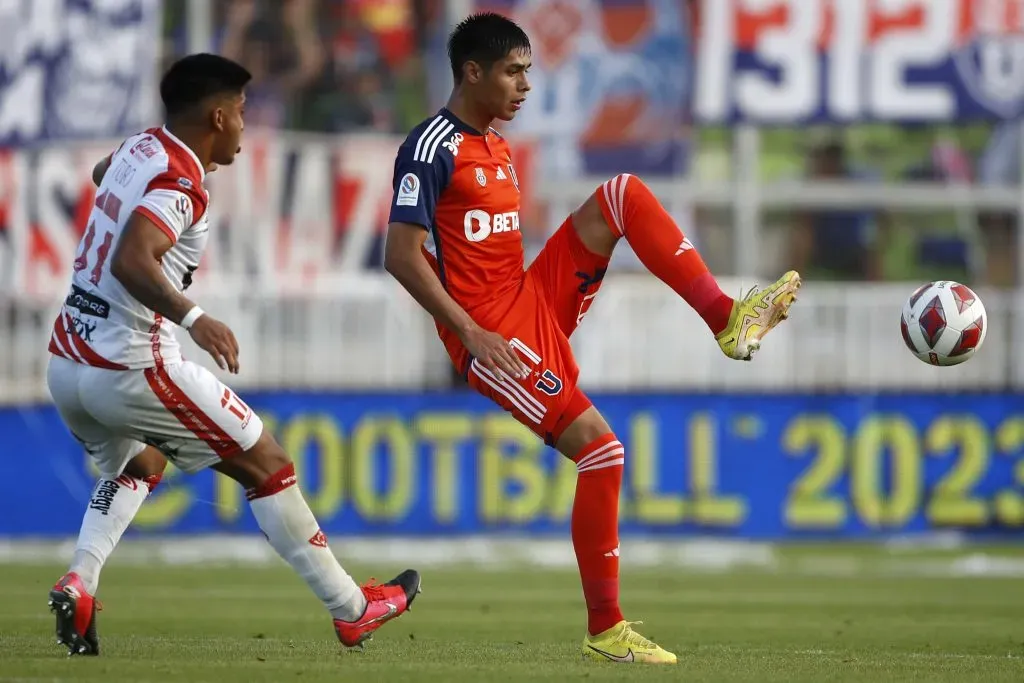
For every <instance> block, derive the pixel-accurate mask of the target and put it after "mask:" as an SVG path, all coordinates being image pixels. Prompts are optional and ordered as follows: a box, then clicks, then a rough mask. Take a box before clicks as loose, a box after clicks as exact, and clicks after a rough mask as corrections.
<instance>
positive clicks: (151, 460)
mask: <svg viewBox="0 0 1024 683" xmlns="http://www.w3.org/2000/svg"><path fill="white" fill-rule="evenodd" d="M165 469H167V458H165V457H164V454H163V453H161V452H160V451H158V450H157V449H155V448H153V447H152V446H147V447H146V448H144V449H142V452H141V453H139V454H138V455H136V456H135V457H134V458H132V459H131V460H129V461H128V464H127V465H125V466H124V473H125V474H127V475H129V476H131V477H134V478H135V479H139V480H141V481H144V482H146V484H147V485H149V490H150V491H152V490H153V489H154V488H156V485H157V484H159V483H160V480H161V479H162V478H163V475H164V470H165Z"/></svg>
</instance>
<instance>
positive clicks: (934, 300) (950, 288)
mask: <svg viewBox="0 0 1024 683" xmlns="http://www.w3.org/2000/svg"><path fill="white" fill-rule="evenodd" d="M900 331H901V332H902V333H903V341H904V342H906V344H907V348H908V349H910V352H911V353H913V354H914V355H915V356H917V357H918V358H919V359H921V360H922V361H924V362H925V363H929V364H931V365H959V364H960V363H963V362H964V361H966V360H968V359H970V357H971V356H973V355H974V354H975V353H976V352H977V351H978V349H980V348H981V344H982V342H984V341H985V332H987V331H988V317H987V315H986V313H985V306H984V304H982V303H981V299H980V298H978V295H977V294H975V293H974V292H973V291H971V290H970V288H968V287H966V286H964V285H962V284H960V283H959V282H953V281H951V280H941V281H939V282H930V283H928V284H926V285H923V286H921V287H918V288H917V291H915V292H914V293H913V294H911V295H910V298H909V299H907V303H906V304H904V305H903V318H902V319H901V320H900Z"/></svg>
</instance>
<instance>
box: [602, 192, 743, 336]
mask: <svg viewBox="0 0 1024 683" xmlns="http://www.w3.org/2000/svg"><path fill="white" fill-rule="evenodd" d="M597 198H598V202H599V203H600V205H601V213H603V214H604V220H605V222H606V223H607V224H608V227H609V228H610V229H611V231H612V233H614V234H615V235H616V236H617V237H625V238H626V241H627V242H629V246H631V247H633V251H634V252H635V253H636V255H637V257H638V258H639V259H640V261H641V262H642V263H643V264H644V265H645V266H647V270H649V271H650V272H651V273H652V274H653V275H654V276H656V277H657V278H658V279H659V280H661V281H662V282H664V283H665V284H667V285H668V286H669V287H671V288H672V289H674V290H675V291H676V293H677V294H679V296H681V297H683V299H685V300H686V303H688V304H690V306H691V307H693V310H695V311H697V313H698V314H700V317H701V318H703V319H704V322H706V323H707V325H708V327H710V328H711V331H712V332H713V333H715V334H718V333H719V332H721V331H722V330H724V329H725V326H726V325H728V324H729V315H730V314H731V313H732V305H733V299H732V297H730V296H727V295H726V294H724V293H722V290H721V289H719V287H718V283H717V282H715V278H714V276H713V275H711V273H710V272H709V271H708V267H707V266H706V265H704V259H702V258H701V257H700V254H699V253H698V252H697V250H696V249H694V247H693V245H692V244H691V243H690V240H688V239H687V238H686V236H685V235H684V234H683V231H682V230H680V229H679V226H677V225H676V223H675V221H674V220H672V216H670V215H668V211H666V210H665V207H663V206H662V205H661V202H659V201H658V199H657V197H655V196H654V194H653V193H652V192H651V190H650V189H649V188H648V187H647V185H645V184H644V182H643V181H642V180H640V179H639V178H637V177H636V176H631V175H629V174H628V173H623V174H621V175H617V176H615V177H614V178H612V179H611V180H609V181H608V182H606V183H605V184H604V185H602V186H601V187H600V188H599V189H598V190H597Z"/></svg>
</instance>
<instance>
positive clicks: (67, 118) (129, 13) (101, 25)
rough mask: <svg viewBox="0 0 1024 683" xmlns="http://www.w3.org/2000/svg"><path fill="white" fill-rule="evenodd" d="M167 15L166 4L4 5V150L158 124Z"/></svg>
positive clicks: (0, 14) (123, 0) (0, 114)
mask: <svg viewBox="0 0 1024 683" xmlns="http://www.w3.org/2000/svg"><path fill="white" fill-rule="evenodd" d="M161 10H162V3H161V2H160V0H45V1H42V0H32V1H31V2H29V1H24V2H3V3H0V148H5V147H20V146H30V145H36V144H41V143H46V142H57V141H66V140H74V139H92V138H96V137H104V136H111V135H120V134H123V133H130V132H132V131H134V130H136V129H139V128H144V127H146V126H147V125H150V122H152V121H155V120H156V119H157V117H158V115H159V112H158V110H157V104H158V103H159V99H158V96H157V92H156V90H157V83H156V80H157V77H158V73H157V68H158V57H159V54H158V51H159V47H160V24H161V21H162V12H161Z"/></svg>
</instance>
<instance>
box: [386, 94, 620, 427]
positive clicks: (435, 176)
mask: <svg viewBox="0 0 1024 683" xmlns="http://www.w3.org/2000/svg"><path fill="white" fill-rule="evenodd" d="M394 190H395V193H394V198H393V199H392V203H391V216H390V220H389V222H391V223H409V224H413V225H418V226H421V227H423V228H424V229H425V230H426V231H427V239H426V242H425V244H424V252H425V256H426V257H427V260H428V261H429V262H430V264H431V265H432V267H433V268H434V272H435V273H437V276H438V277H439V278H440V280H441V283H442V284H443V285H444V287H445V289H446V290H447V291H448V294H449V295H450V296H451V297H452V298H453V299H454V300H455V301H456V303H458V304H459V305H460V306H462V308H463V309H465V311H466V312H467V313H468V314H469V315H470V316H471V317H472V318H473V320H474V321H475V322H476V323H477V324H478V325H480V326H481V327H483V328H484V329H487V330H491V331H494V332H497V333H499V334H501V335H502V336H504V337H505V339H507V340H509V342H510V343H511V345H512V347H513V348H514V349H516V351H517V353H518V354H519V356H520V358H521V359H522V360H523V361H524V362H525V363H526V364H527V365H528V366H530V367H531V368H532V370H533V372H532V373H531V376H530V377H529V378H527V379H524V380H519V379H516V378H513V377H509V376H507V375H505V374H504V373H501V372H495V371H491V370H488V369H487V368H485V367H484V366H483V365H482V364H480V363H478V362H477V361H476V360H475V359H473V358H471V357H470V354H469V352H468V351H467V350H466V348H465V347H464V346H463V344H462V342H461V340H460V339H459V338H458V336H457V335H456V334H454V333H453V332H452V331H451V330H448V329H447V328H445V327H443V326H442V325H441V324H440V323H438V326H437V327H438V334H439V336H440V337H441V341H442V342H443V343H444V345H445V348H446V349H447V350H448V354H449V356H450V357H451V359H452V363H454V364H455V367H456V368H458V369H459V370H460V371H461V372H462V373H463V374H464V375H465V376H466V378H467V381H468V382H469V384H470V386H472V387H473V388H474V389H476V390H477V391H479V392H480V393H482V394H484V395H485V396H487V397H489V398H491V399H492V400H494V401H495V402H496V403H498V404H499V405H501V406H502V407H503V408H505V409H506V410H507V411H509V412H511V413H512V414H513V415H514V416H515V417H516V418H517V419H518V420H519V421H520V422H522V423H523V424H525V425H527V426H528V427H530V428H531V429H532V430H533V431H535V432H536V433H537V434H539V435H540V436H541V437H542V438H544V439H545V440H546V441H548V442H549V443H552V442H553V441H554V440H555V439H556V438H557V436H558V435H559V434H560V433H561V431H562V430H563V429H564V428H565V427H566V426H568V425H569V424H570V423H571V422H572V420H574V419H575V418H576V417H578V416H579V415H580V414H581V413H582V412H583V411H584V410H586V408H588V407H589V406H590V402H589V400H587V399H586V397H585V396H584V395H583V394H582V393H581V392H579V391H577V388H576V380H577V378H578V376H579V368H578V367H577V365H576V361H575V359H574V358H573V354H572V348H571V346H570V344H569V335H571V334H572V332H573V330H575V329H576V326H577V325H578V324H579V321H580V320H581V319H582V318H583V316H584V314H585V313H586V311H587V309H588V308H589V306H590V302H591V300H592V299H593V298H594V296H595V295H596V294H597V290H598V288H599V287H600V284H601V280H602V278H603V277H604V273H605V270H606V268H607V266H608V259H607V258H605V257H602V256H598V255H596V254H593V253H591V252H590V251H589V250H588V249H587V248H586V247H585V246H584V245H583V243H582V242H581V241H580V239H579V236H578V235H577V234H576V231H575V229H574V228H573V227H572V221H571V218H570V219H567V220H566V221H565V223H564V224H563V225H562V227H561V228H560V229H559V230H558V231H557V232H556V233H555V234H554V235H553V236H552V237H551V239H549V240H548V242H547V244H546V245H545V246H544V249H543V250H542V251H541V253H540V254H539V255H538V256H537V259H536V260H535V261H534V262H533V263H532V264H531V265H530V268H529V269H527V270H525V271H524V259H523V240H522V235H521V233H520V231H519V201H520V200H519V180H518V178H517V177H516V171H515V168H514V167H513V165H512V159H511V154H510V152H509V146H508V143H507V142H506V140H505V139H504V138H503V137H502V136H501V135H500V134H498V133H497V132H496V131H494V130H489V131H487V132H486V133H484V134H481V133H480V132H479V131H477V130H475V129H473V128H472V127H470V126H468V125H467V124H465V123H463V122H462V121H460V120H459V119H458V118H456V117H455V116H454V115H453V114H452V113H451V112H450V111H448V110H447V109H441V110H440V111H439V112H438V113H437V115H436V116H434V117H431V118H430V119H428V120H426V121H424V122H423V123H421V124H420V125H419V126H417V127H416V128H414V129H413V130H412V132H411V133H410V134H409V136H408V137H407V138H406V140H405V142H404V143H403V144H402V146H401V147H400V148H399V150H398V157H397V159H396V160H395V175H394Z"/></svg>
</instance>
